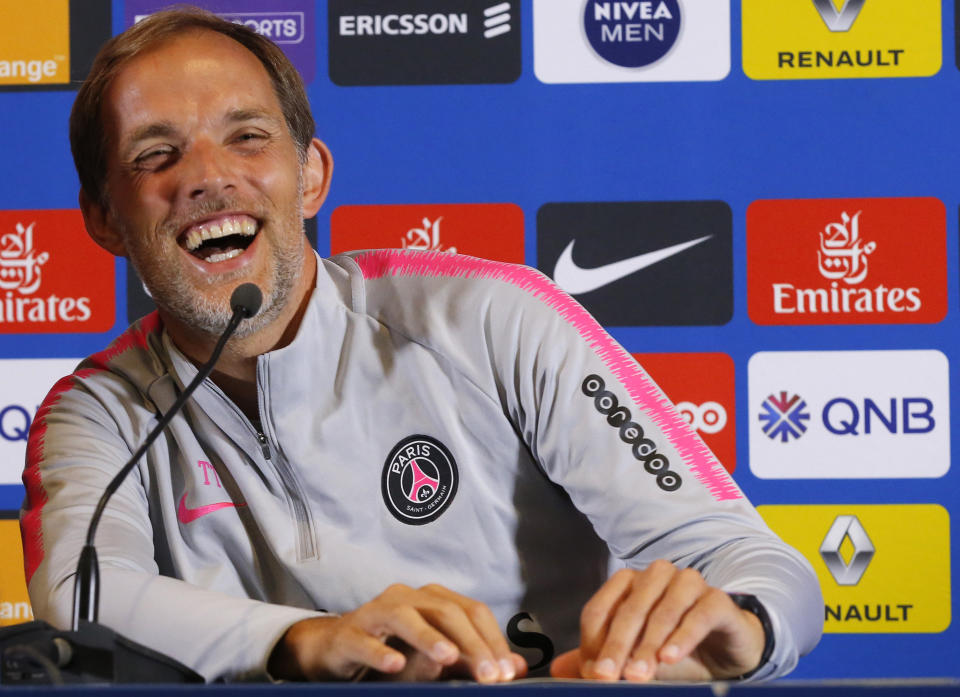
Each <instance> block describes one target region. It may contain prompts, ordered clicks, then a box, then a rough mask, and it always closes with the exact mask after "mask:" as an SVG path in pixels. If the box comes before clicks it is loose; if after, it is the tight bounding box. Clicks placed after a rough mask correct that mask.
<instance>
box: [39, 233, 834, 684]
mask: <svg viewBox="0 0 960 697" xmlns="http://www.w3.org/2000/svg"><path fill="white" fill-rule="evenodd" d="M195 374H196V369H195V368H194V366H193V365H192V364H191V363H190V361H188V360H187V359H186V358H185V357H184V355H183V354H182V353H181V352H180V351H179V350H178V349H177V348H176V347H175V346H174V345H173V344H172V342H171V341H170V339H169V337H168V336H167V334H166V333H165V332H164V331H163V327H162V326H161V325H160V322H159V320H158V318H157V316H156V314H152V315H149V316H147V317H145V318H144V319H142V320H140V321H139V322H137V323H136V324H134V325H133V326H132V327H131V328H130V329H129V330H127V332H125V333H124V334H123V335H121V336H120V337H119V338H118V339H117V340H116V341H114V342H113V344H111V346H110V347H109V348H107V349H106V350H105V351H103V352H101V353H99V354H96V355H94V356H91V357H90V358H88V359H86V360H85V361H83V362H82V363H81V364H80V366H79V367H78V368H77V370H76V372H75V373H74V374H73V375H70V376H68V377H66V378H64V379H62V380H61V381H60V382H58V383H57V385H56V386H54V388H53V389H52V390H51V392H50V394H49V396H48V397H47V399H46V400H45V401H44V403H43V405H42V407H41V409H40V411H39V412H38V415H37V418H36V419H35V421H34V423H33V427H32V429H31V433H30V439H29V444H28V454H27V463H26V469H25V471H24V476H23V478H24V483H25V485H26V488H27V496H26V500H25V502H24V508H23V511H22V514H21V524H22V531H23V536H24V552H25V565H26V573H27V579H28V584H29V590H30V597H31V601H32V603H33V607H34V611H35V613H36V615H37V617H39V618H43V619H47V620H48V621H50V622H52V623H53V624H55V625H58V626H63V627H65V626H68V625H69V618H70V613H71V603H72V588H73V576H74V572H75V568H76V563H77V556H78V554H79V551H80V549H81V547H82V545H83V538H84V535H85V532H86V527H87V524H88V521H89V518H90V516H91V514H92V512H93V508H94V506H95V505H96V502H97V500H98V498H99V497H100V494H101V492H102V491H103V490H104V488H105V487H106V485H107V483H108V482H109V481H110V479H111V478H112V477H113V475H114V474H115V473H116V471H117V470H118V469H119V468H120V467H121V466H122V465H123V463H124V462H125V461H126V460H127V459H128V458H129V457H130V455H131V453H132V452H133V451H134V450H135V449H136V448H137V446H138V445H139V444H140V443H141V442H142V441H143V439H144V438H145V437H146V435H147V433H148V432H149V431H150V429H151V428H152V427H153V426H154V425H155V424H156V422H157V420H158V417H159V416H160V415H161V414H163V413H164V412H165V411H166V410H167V409H169V408H170V405H171V404H172V403H173V402H174V400H175V399H176V397H177V395H178V393H179V392H180V390H182V389H183V386H184V385H186V384H187V383H188V382H189V381H190V380H191V378H192V377H193V376H194V375H195ZM257 384H258V391H259V411H260V426H259V427H257V426H255V425H254V424H252V423H251V421H250V420H249V419H247V418H246V417H245V416H244V415H243V413H242V412H241V411H240V410H239V409H238V408H237V406H236V405H234V404H233V403H232V402H231V401H230V400H229V399H228V398H227V397H226V396H225V395H224V394H223V392H222V391H221V390H220V389H219V388H218V387H217V386H216V385H215V384H214V383H213V382H211V381H210V380H207V381H206V382H204V383H203V384H202V385H201V386H200V388H199V389H198V390H197V392H196V394H195V395H194V397H193V398H192V399H191V400H189V401H188V403H187V405H186V408H185V409H184V411H183V412H182V413H181V414H180V415H178V416H177V417H176V418H174V419H173V421H172V422H171V424H170V425H169V427H168V428H167V429H166V431H165V432H164V434H163V435H161V436H160V438H158V439H157V441H156V442H155V443H154V445H153V446H151V448H150V449H149V451H148V452H147V454H146V455H145V456H144V457H143V458H142V460H141V462H140V463H139V465H138V466H137V468H136V469H134V471H133V473H132V474H131V476H130V477H129V478H128V479H127V481H126V482H125V483H124V484H123V485H122V486H121V487H120V489H119V491H118V492H117V494H116V495H115V496H114V497H113V499H112V500H111V502H110V504H109V506H108V507H107V509H106V513H105V516H104V518H103V521H102V523H101V525H100V528H99V532H98V535H97V539H96V545H97V549H98V553H99V557H100V564H101V574H102V598H101V608H100V619H101V621H102V622H103V623H104V624H107V625H109V626H111V627H113V628H114V629H115V630H117V631H119V632H120V633H122V634H124V635H126V636H128V637H130V638H131V639H133V640H134V641H137V642H140V643H142V644H145V645H147V646H150V647H151V648H154V649H156V650H158V651H161V652H163V653H165V654H168V655H170V656H172V657H174V658H176V659H178V660H179V661H181V662H183V663H184V664H186V665H188V666H190V667H191V668H193V669H194V670H196V671H197V672H199V673H200V674H201V675H203V676H204V677H205V678H206V679H208V680H214V679H221V678H222V679H242V678H251V677H263V676H264V674H265V664H266V660H267V657H268V654H269V652H270V650H271V649H272V647H273V645H274V644H275V643H276V641H277V640H278V639H279V637H280V636H281V635H282V634H283V632H284V631H285V629H286V628H287V627H289V626H290V625H291V624H292V623H294V622H296V621H298V620H300V619H304V618H307V617H312V616H316V615H317V614H318V612H319V611H328V612H344V611H349V610H351V609H354V608H356V607H357V606H358V605H360V604H361V603H364V602H366V601H368V600H370V599H372V598H373V597H375V596H376V595H378V594H379V593H380V592H382V591H383V590H384V588H385V587H386V586H388V585H389V584H391V583H405V584H408V585H411V586H420V585H423V584H427V583H438V584H442V585H444V586H447V587H449V588H451V589H453V590H455V591H457V592H459V593H462V594H465V595H467V596H471V597H473V598H476V599H478V600H482V601H483V602H485V603H487V604H488V605H489V606H490V608H491V609H492V611H493V612H494V614H495V615H496V617H497V619H498V621H499V623H500V626H501V627H502V628H503V630H504V632H505V633H506V634H507V636H508V638H509V639H510V640H511V643H512V648H513V649H514V650H518V651H521V652H523V653H524V655H525V656H527V657H528V660H529V661H530V662H531V664H533V665H535V666H536V665H541V664H545V662H546V661H548V660H549V658H550V657H551V654H555V653H559V652H561V651H565V650H567V649H570V648H573V647H575V646H576V645H577V644H578V636H579V614H580V610H581V608H582V606H583V603H584V602H585V601H586V600H587V599H588V598H589V597H590V596H591V595H592V594H593V593H594V592H595V591H596V590H597V589H598V588H599V587H600V585H601V584H602V583H603V581H604V580H605V579H606V577H607V574H608V561H609V555H610V554H612V555H613V556H614V557H616V558H617V560H618V561H617V563H619V564H620V565H626V566H629V567H634V568H643V567H645V566H647V565H648V564H649V563H650V562H652V561H653V560H655V559H660V558H663V559H667V560H670V561H672V562H674V563H676V564H678V565H680V566H691V567H695V568H697V569H698V570H700V571H701V572H702V573H703V574H704V576H705V577H706V578H707V580H708V581H709V582H710V583H711V584H712V585H714V586H717V587H719V588H722V589H724V590H726V591H731V592H734V591H736V592H740V593H752V594H754V595H756V596H757V597H758V598H759V599H760V600H761V602H762V603H763V605H764V606H765V608H766V609H767V611H768V613H769V615H770V617H771V620H772V625H773V629H774V635H775V650H774V652H773V655H772V656H771V658H770V660H769V661H768V662H767V664H766V665H765V666H764V667H763V668H762V669H761V670H760V671H759V672H758V673H757V675H756V676H755V677H756V678H764V677H771V676H776V675H782V674H784V673H786V672H788V671H789V670H791V669H792V668H793V667H794V665H795V664H796V662H797V657H798V656H799V655H802V654H803V653H806V652H807V651H810V650H811V649H812V648H813V646H814V645H815V644H816V642H817V640H818V639H819V636H820V632H821V629H822V615H823V601H822V599H821V596H820V590H819V587H818V584H817V581H816V578H815V576H814V574H813V571H812V569H811V568H810V566H809V564H808V563H807V562H806V561H805V560H804V558H803V557H802V556H801V555H800V554H799V553H797V552H796V551H795V550H793V549H791V548H790V547H788V546H786V545H785V544H784V543H783V542H782V541H780V540H779V539H778V538H777V537H776V536H775V535H774V534H773V533H772V532H771V531H770V530H769V529H768V528H767V526H766V525H765V524H764V523H763V521H762V520H761V519H760V517H759V515H758V514H757V513H756V511H755V510H754V508H753V507H752V506H751V505H750V503H749V502H748V501H747V500H746V498H744V496H743V495H742V493H741V492H740V490H739V488H738V487H737V485H736V484H735V483H734V482H733V481H732V480H731V478H730V477H729V476H728V474H727V473H726V471H725V470H724V469H723V467H722V466H721V465H720V463H718V462H717V461H716V459H715V458H714V456H713V455H712V454H711V453H710V451H709V450H708V449H707V448H706V447H705V446H704V444H703V442H702V441H701V440H700V438H699V437H698V436H697V435H696V433H695V432H694V431H693V430H692V429H691V428H690V427H689V426H688V425H687V424H686V422H685V421H684V420H683V418H682V417H681V416H680V415H679V414H678V413H677V412H676V410H675V409H674V408H673V407H672V405H671V404H670V403H669V401H668V400H667V399H666V398H665V397H664V395H663V393H662V392H661V391H660V389H659V388H658V387H657V386H656V385H655V384H654V383H653V382H652V381H651V380H650V378H649V377H648V376H647V375H646V374H645V373H644V371H643V370H642V368H641V367H640V366H638V365H637V363H636V361H634V360H633V358H632V357H631V356H630V355H629V354H627V353H626V352H624V350H623V349H622V348H621V347H620V346H619V345H617V344H616V343H615V342H614V341H613V340H612V339H611V338H610V337H609V336H608V335H607V334H606V332H604V330H603V329H602V328H601V327H600V326H599V325H598V324H597V323H596V322H595V321H594V320H593V319H592V318H591V317H590V316H589V315H588V314H587V313H586V312H585V311H584V310H583V308H582V307H580V306H579V305H578V304H577V303H576V302H574V301H573V300H571V299H570V298H569V296H567V295H565V294H564V293H563V292H562V291H560V290H558V289H557V288H556V287H555V286H554V285H552V284H551V283H550V281H549V280H548V279H546V278H545V277H544V276H543V275H541V274H539V273H538V272H536V271H534V270H531V269H529V268H526V267H520V266H514V265H510V264H503V263H497V262H490V261H484V260H480V259H473V258H470V257H464V256H457V255H450V254H446V253H439V252H438V253H429V252H426V253H424V252H411V251H405V252H399V251H373V252H360V253H352V254H349V255H341V256H339V257H335V258H333V259H331V260H321V261H320V262H319V263H318V270H317V285H316V289H315V290H314V292H313V295H312V297H311V300H310V302H309V307H308V309H307V311H306V313H305V316H304V317H303V321H302V324H301V326H300V328H299V332H298V334H297V336H296V338H295V339H294V341H293V342H292V343H291V344H290V345H288V346H286V347H285V348H282V349H280V350H277V351H273V352H271V353H267V354H264V355H262V356H260V357H259V359H258V363H257ZM541 670H543V669H541Z"/></svg>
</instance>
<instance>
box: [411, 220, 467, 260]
mask: <svg viewBox="0 0 960 697" xmlns="http://www.w3.org/2000/svg"><path fill="white" fill-rule="evenodd" d="M441 220H443V216H442V215H440V216H437V219H436V220H430V218H426V217H425V218H423V220H422V222H421V227H414V228H410V229H409V230H407V234H405V235H404V236H403V238H402V239H401V240H400V246H401V248H402V249H416V250H420V251H424V252H426V251H434V252H450V253H451V254H456V253H457V248H456V247H447V248H446V249H444V248H443V245H442V244H441V243H440V221H441Z"/></svg>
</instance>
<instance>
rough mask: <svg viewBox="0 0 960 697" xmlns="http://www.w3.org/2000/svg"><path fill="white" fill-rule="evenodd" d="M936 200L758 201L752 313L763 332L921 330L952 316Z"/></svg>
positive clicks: (751, 254)
mask: <svg viewBox="0 0 960 697" xmlns="http://www.w3.org/2000/svg"><path fill="white" fill-rule="evenodd" d="M946 254H947V227H946V210H945V209H944V206H943V203H942V202H941V201H940V200H939V199H936V198H875V199H810V200H768V201H754V202H753V203H751V204H750V207H749V208H748V209H747V288H748V301H747V306H748V310H749V313H750V318H751V319H752V320H753V321H754V322H756V323H757V324H911V323H930V322H939V321H940V320H942V319H943V318H944V317H945V316H946V313H947V261H946Z"/></svg>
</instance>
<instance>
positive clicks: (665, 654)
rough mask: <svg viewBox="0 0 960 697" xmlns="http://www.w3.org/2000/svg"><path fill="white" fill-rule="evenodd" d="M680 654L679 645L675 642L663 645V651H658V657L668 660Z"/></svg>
mask: <svg viewBox="0 0 960 697" xmlns="http://www.w3.org/2000/svg"><path fill="white" fill-rule="evenodd" d="M679 655H680V647H679V646H677V645H676V644H669V645H667V646H664V647H663V651H661V652H660V657H661V658H665V659H666V660H668V661H672V660H674V659H675V658H677V657H678V656H679Z"/></svg>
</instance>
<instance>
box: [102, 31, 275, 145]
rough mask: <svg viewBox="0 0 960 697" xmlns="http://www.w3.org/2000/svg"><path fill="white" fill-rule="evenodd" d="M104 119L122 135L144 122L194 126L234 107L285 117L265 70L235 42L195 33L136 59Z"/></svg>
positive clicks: (112, 93)
mask: <svg viewBox="0 0 960 697" xmlns="http://www.w3.org/2000/svg"><path fill="white" fill-rule="evenodd" d="M103 109H104V114H103V115H104V118H105V120H106V121H108V122H111V123H110V125H111V126H112V128H111V129H109V130H108V132H109V131H110V130H112V131H113V132H114V133H115V134H117V135H119V136H121V137H122V135H123V133H124V132H127V131H129V130H130V129H133V128H137V127H140V126H143V125H144V124H145V123H150V122H155V121H164V122H171V123H175V124H178V125H183V126H190V125H196V124H199V123H203V122H205V121H210V120H214V119H218V118H220V117H222V115H223V114H224V113H226V112H227V111H229V110H231V109H258V110H263V111H267V112H275V113H277V114H279V113H280V104H279V101H278V100H277V97H276V94H275V93H274V90H273V84H272V83H271V81H270V76H269V75H268V74H267V71H266V69H265V68H264V67H263V65H262V64H261V63H260V61H259V60H258V59H257V57H256V56H255V55H253V53H251V52H250V51H249V50H247V49H246V48H245V47H244V46H242V45H241V44H239V43H237V42H236V41H234V40H233V39H231V38H229V37H227V36H224V35H223V34H220V33H217V32H213V31H209V30H205V29H202V30H191V31H189V32H187V33H185V34H183V35H181V36H177V37H174V38H171V39H168V40H165V41H163V42H162V43H160V44H158V45H157V46H155V47H153V48H151V49H149V50H147V51H146V52H144V53H142V54H140V55H138V56H137V57H135V58H133V59H131V60H130V61H129V62H128V63H127V64H126V65H124V66H123V67H122V68H121V69H120V70H119V71H118V73H117V75H116V76H115V77H114V79H113V80H112V82H111V84H110V86H109V88H108V89H107V91H106V93H105V95H104V102H103Z"/></svg>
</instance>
